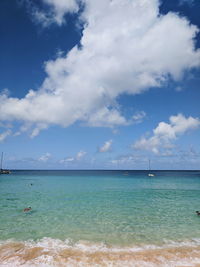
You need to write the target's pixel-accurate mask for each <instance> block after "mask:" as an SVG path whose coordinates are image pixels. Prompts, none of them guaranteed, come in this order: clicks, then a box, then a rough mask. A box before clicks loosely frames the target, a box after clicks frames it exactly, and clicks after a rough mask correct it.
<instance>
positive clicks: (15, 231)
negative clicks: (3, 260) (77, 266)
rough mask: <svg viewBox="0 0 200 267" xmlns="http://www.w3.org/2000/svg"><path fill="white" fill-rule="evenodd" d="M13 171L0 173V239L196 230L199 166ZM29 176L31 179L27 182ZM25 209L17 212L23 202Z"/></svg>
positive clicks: (175, 234)
mask: <svg viewBox="0 0 200 267" xmlns="http://www.w3.org/2000/svg"><path fill="white" fill-rule="evenodd" d="M154 173H155V174H156V176H155V177H151V178H149V177H148V176H147V172H143V171H129V172H128V175H124V174H125V172H123V171H13V172H12V174H10V175H1V176H0V240H7V239H11V238H12V239H15V240H19V241H20V240H22V241H25V240H30V239H31V240H38V239H42V238H44V237H50V238H53V239H61V240H66V239H68V240H71V242H72V243H73V242H77V241H80V240H87V241H91V242H103V243H105V244H108V245H113V244H114V245H122V246H124V245H125V246H126V245H140V244H162V243H163V242H165V241H166V240H173V241H184V240H192V239H194V238H200V217H198V216H197V215H196V214H195V211H196V210H200V172H197V171H190V172H173V171H168V172H167V171H160V172H159V171H157V172H154ZM31 184H32V185H31ZM29 206H31V207H32V212H30V213H23V212H22V210H23V209H24V208H25V207H29Z"/></svg>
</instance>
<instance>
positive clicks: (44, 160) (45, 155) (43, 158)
mask: <svg viewBox="0 0 200 267" xmlns="http://www.w3.org/2000/svg"><path fill="white" fill-rule="evenodd" d="M50 158H51V154H50V153H48V152H47V153H45V154H44V155H42V156H41V157H40V158H39V159H38V160H39V161H42V162H47V161H48V160H49V159H50Z"/></svg>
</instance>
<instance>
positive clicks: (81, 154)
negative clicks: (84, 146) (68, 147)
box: [76, 150, 86, 160]
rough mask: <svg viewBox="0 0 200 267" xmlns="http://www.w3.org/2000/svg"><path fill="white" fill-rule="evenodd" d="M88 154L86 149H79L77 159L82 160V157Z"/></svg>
mask: <svg viewBox="0 0 200 267" xmlns="http://www.w3.org/2000/svg"><path fill="white" fill-rule="evenodd" d="M85 155H86V152H85V151H82V150H81V151H79V152H78V153H77V155H76V159H77V160H80V159H81V158H83V157H84V156H85Z"/></svg>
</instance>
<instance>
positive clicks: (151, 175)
mask: <svg viewBox="0 0 200 267" xmlns="http://www.w3.org/2000/svg"><path fill="white" fill-rule="evenodd" d="M150 171H151V161H150V159H149V173H148V176H149V177H154V176H155V174H153V173H151V172H150Z"/></svg>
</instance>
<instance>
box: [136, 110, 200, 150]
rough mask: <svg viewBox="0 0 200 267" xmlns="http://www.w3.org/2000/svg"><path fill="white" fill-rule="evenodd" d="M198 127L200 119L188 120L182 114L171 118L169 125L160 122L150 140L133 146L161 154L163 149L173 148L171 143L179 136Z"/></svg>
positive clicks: (191, 118)
mask: <svg viewBox="0 0 200 267" xmlns="http://www.w3.org/2000/svg"><path fill="white" fill-rule="evenodd" d="M198 127H200V119H199V118H193V117H188V118H186V117H185V116H184V115H182V114H178V115H177V116H171V117H170V118H169V123H166V122H160V123H159V124H158V126H157V127H156V128H155V129H154V130H153V136H151V137H150V138H146V137H142V138H141V139H140V140H138V141H136V142H135V143H134V144H133V148H134V149H141V150H149V151H152V152H154V153H159V152H160V149H162V148H166V149H170V148H172V147H173V144H172V143H171V142H172V141H173V140H175V139H177V138H178V136H180V135H182V134H184V133H185V132H187V131H189V130H194V129H197V128H198Z"/></svg>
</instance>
